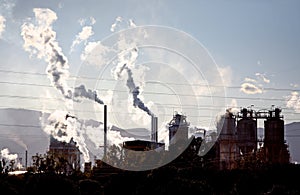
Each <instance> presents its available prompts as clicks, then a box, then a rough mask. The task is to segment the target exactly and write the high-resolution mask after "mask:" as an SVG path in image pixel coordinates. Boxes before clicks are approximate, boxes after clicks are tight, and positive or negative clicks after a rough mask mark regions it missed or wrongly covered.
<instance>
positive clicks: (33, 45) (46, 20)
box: [21, 8, 70, 98]
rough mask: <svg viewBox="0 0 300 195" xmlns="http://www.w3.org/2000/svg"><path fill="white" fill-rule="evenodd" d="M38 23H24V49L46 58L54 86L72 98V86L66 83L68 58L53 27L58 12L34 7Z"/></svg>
mask: <svg viewBox="0 0 300 195" xmlns="http://www.w3.org/2000/svg"><path fill="white" fill-rule="evenodd" d="M33 12H34V14H35V18H36V22H37V25H34V24H32V23H24V24H23V25H22V28H21V35H22V37H23V39H24V45H23V47H24V49H25V50H26V51H28V52H30V53H31V55H33V54H35V55H37V57H38V58H44V59H45V61H46V62H47V63H48V66H47V70H46V72H47V74H48V77H49V78H50V80H51V83H52V84H53V85H54V87H55V88H56V89H57V90H59V91H60V92H61V94H62V95H63V96H64V97H66V98H70V94H69V91H70V88H69V87H68V85H67V83H66V78H67V77H68V69H69V65H68V60H67V58H66V57H65V56H64V55H63V53H62V51H61V50H62V49H61V48H60V47H59V46H58V43H57V41H56V33H55V32H54V31H53V29H52V23H53V22H54V21H55V20H56V19H57V16H56V13H55V12H53V11H51V10H50V9H42V8H35V9H33Z"/></svg>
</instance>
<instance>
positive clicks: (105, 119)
mask: <svg viewBox="0 0 300 195" xmlns="http://www.w3.org/2000/svg"><path fill="white" fill-rule="evenodd" d="M103 126H104V157H106V149H107V105H104V119H103Z"/></svg>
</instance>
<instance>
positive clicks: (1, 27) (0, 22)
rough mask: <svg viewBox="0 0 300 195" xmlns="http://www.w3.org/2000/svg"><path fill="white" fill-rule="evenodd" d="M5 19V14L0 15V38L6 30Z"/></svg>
mask: <svg viewBox="0 0 300 195" xmlns="http://www.w3.org/2000/svg"><path fill="white" fill-rule="evenodd" d="M5 21H6V19H5V18H4V16H2V15H0V38H2V33H3V32H4V31H5Z"/></svg>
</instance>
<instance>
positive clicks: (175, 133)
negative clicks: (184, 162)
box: [169, 113, 190, 145]
mask: <svg viewBox="0 0 300 195" xmlns="http://www.w3.org/2000/svg"><path fill="white" fill-rule="evenodd" d="M189 125H190V124H189V123H188V122H187V120H186V116H185V115H181V114H178V113H175V115H174V116H173V119H172V120H171V121H170V122H169V145H172V144H175V143H178V142H180V141H184V142H186V141H187V140H188V129H189Z"/></svg>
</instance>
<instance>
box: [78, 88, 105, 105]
mask: <svg viewBox="0 0 300 195" xmlns="http://www.w3.org/2000/svg"><path fill="white" fill-rule="evenodd" d="M73 95H74V97H85V98H87V99H90V100H94V101H95V102H97V103H99V104H104V102H103V101H102V100H101V99H99V98H98V95H97V93H96V91H92V90H90V89H88V90H86V88H85V86H84V85H80V86H79V87H76V88H75V90H74V93H73Z"/></svg>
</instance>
